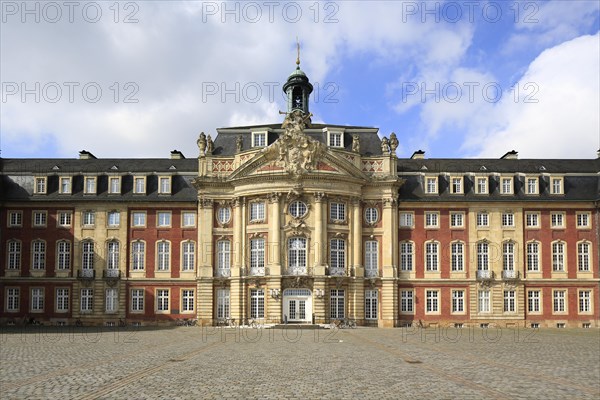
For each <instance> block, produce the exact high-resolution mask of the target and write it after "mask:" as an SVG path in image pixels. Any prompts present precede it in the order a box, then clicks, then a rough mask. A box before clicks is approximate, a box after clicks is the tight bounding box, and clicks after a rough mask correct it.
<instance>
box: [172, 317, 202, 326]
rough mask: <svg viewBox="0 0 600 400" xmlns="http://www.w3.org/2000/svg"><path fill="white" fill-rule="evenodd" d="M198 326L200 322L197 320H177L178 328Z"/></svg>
mask: <svg viewBox="0 0 600 400" xmlns="http://www.w3.org/2000/svg"><path fill="white" fill-rule="evenodd" d="M196 325H198V320H197V319H188V318H185V319H178V320H177V326H196Z"/></svg>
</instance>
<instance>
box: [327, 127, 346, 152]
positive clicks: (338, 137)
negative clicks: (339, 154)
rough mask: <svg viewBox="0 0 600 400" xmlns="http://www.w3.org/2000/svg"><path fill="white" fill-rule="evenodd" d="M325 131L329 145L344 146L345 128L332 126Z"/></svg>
mask: <svg viewBox="0 0 600 400" xmlns="http://www.w3.org/2000/svg"><path fill="white" fill-rule="evenodd" d="M323 132H326V133H327V145H328V146H329V147H337V148H343V147H344V131H343V130H339V129H337V130H334V129H331V128H324V129H323Z"/></svg>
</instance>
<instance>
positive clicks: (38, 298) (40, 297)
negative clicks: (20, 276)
mask: <svg viewBox="0 0 600 400" xmlns="http://www.w3.org/2000/svg"><path fill="white" fill-rule="evenodd" d="M30 294H31V297H30V299H31V300H30V303H29V311H30V312H32V313H43V312H44V308H45V306H46V304H45V303H46V302H45V300H46V299H45V295H46V291H45V290H44V288H41V287H33V288H31V289H30Z"/></svg>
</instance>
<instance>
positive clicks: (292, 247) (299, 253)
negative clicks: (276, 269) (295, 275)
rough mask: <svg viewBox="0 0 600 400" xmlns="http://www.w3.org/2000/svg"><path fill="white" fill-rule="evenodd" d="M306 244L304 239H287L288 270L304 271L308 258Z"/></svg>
mask: <svg viewBox="0 0 600 400" xmlns="http://www.w3.org/2000/svg"><path fill="white" fill-rule="evenodd" d="M307 243H308V241H307V240H306V238H304V237H292V238H289V239H288V241H287V246H288V251H287V253H288V260H287V261H288V268H294V269H306V265H307V256H308V254H307Z"/></svg>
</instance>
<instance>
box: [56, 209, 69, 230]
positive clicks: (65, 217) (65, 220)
mask: <svg viewBox="0 0 600 400" xmlns="http://www.w3.org/2000/svg"><path fill="white" fill-rule="evenodd" d="M72 219H73V213H72V212H71V211H59V212H58V226H60V227H69V226H71V221H72Z"/></svg>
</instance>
